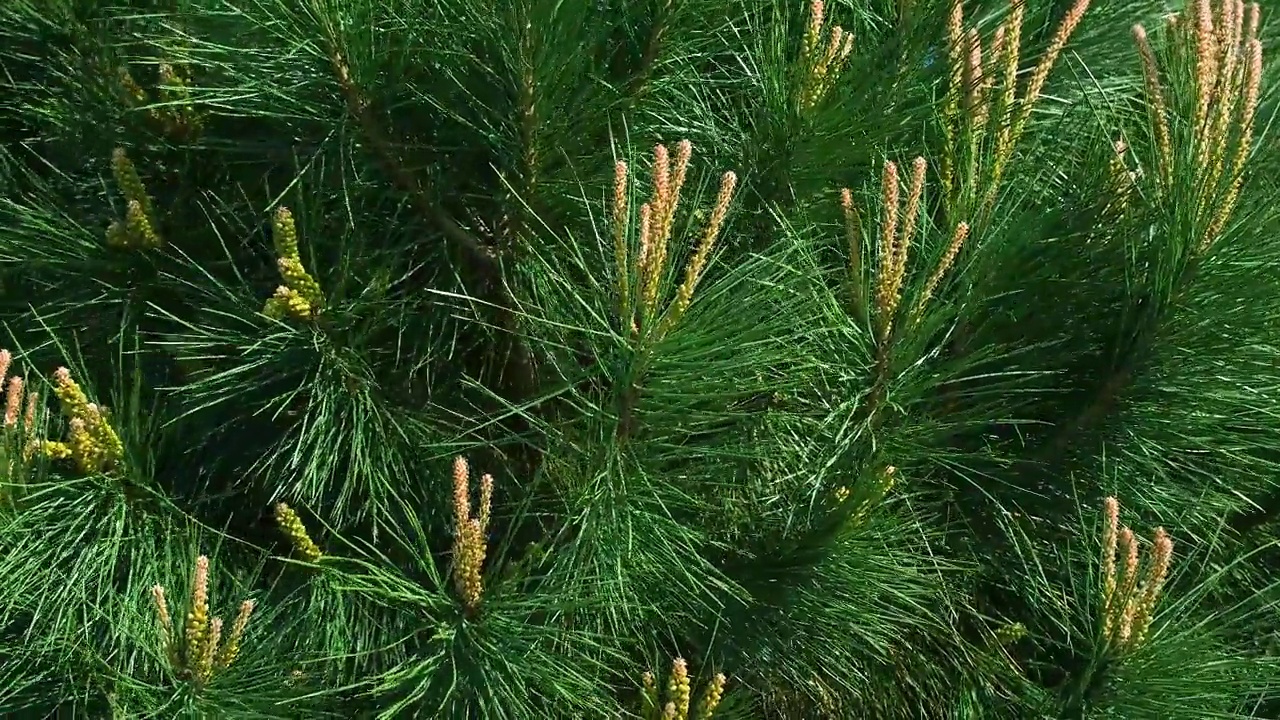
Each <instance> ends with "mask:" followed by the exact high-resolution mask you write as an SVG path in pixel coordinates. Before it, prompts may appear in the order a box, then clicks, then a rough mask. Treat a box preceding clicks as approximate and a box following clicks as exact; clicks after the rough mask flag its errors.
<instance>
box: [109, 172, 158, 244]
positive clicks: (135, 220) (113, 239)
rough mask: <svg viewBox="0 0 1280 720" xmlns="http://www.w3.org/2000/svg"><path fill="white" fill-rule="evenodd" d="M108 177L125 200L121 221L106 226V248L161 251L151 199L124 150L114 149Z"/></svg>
mask: <svg viewBox="0 0 1280 720" xmlns="http://www.w3.org/2000/svg"><path fill="white" fill-rule="evenodd" d="M111 174H112V175H113V176H114V177H115V180H116V185H117V186H118V187H119V188H120V194H121V195H123V196H124V200H125V212H124V218H123V219H122V220H114V221H112V223H111V224H110V225H109V226H107V244H108V245H111V246H113V247H120V248H157V247H160V245H161V243H162V241H161V239H160V235H159V234H158V233H157V232H156V214H155V207H154V205H153V204H152V202H151V196H150V195H148V194H147V189H146V187H144V186H143V184H142V178H141V177H139V176H138V169H137V168H136V167H134V164H133V161H132V160H130V159H129V155H128V153H126V152H125V149H124V148H116V149H115V151H114V152H112V153H111Z"/></svg>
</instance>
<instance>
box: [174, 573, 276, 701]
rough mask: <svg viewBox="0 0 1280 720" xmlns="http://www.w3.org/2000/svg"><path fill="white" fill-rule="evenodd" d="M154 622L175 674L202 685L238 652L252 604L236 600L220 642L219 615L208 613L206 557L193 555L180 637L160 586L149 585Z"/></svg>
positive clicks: (211, 678)
mask: <svg viewBox="0 0 1280 720" xmlns="http://www.w3.org/2000/svg"><path fill="white" fill-rule="evenodd" d="M151 599H152V603H153V605H154V606H155V612H156V621H157V623H158V625H159V627H160V646H161V650H162V652H163V653H164V655H165V658H166V659H167V660H168V661H169V664H170V667H171V669H172V670H173V672H174V673H175V675H176V676H177V677H179V678H180V679H183V680H187V681H190V682H192V683H193V684H194V685H195V686H196V687H204V686H206V685H208V684H209V683H210V681H212V680H213V678H214V676H215V675H216V674H218V673H220V672H222V671H224V670H226V669H227V668H228V667H229V666H230V665H231V664H232V663H233V662H235V660H236V658H237V657H239V655H240V649H241V645H242V643H243V641H244V633H245V630H246V628H248V626H249V618H250V616H252V615H253V610H254V607H255V603H254V601H253V600H245V601H244V602H242V603H240V609H239V611H238V612H237V614H236V619H235V622H234V623H233V624H232V626H231V629H230V632H229V633H228V634H227V636H226V638H225V640H226V642H225V643H223V642H222V640H223V635H222V630H223V622H222V618H219V617H213V618H211V617H210V615H209V606H210V598H209V558H208V557H207V556H205V555H201V556H199V557H197V558H196V564H195V569H194V571H193V573H192V576H191V604H190V608H189V609H188V611H187V616H186V622H185V623H184V626H183V632H182V634H181V636H179V634H178V633H177V632H176V630H175V628H174V623H173V616H172V614H171V613H170V610H169V601H168V597H167V596H166V593H165V589H164V586H162V585H155V586H153V587H152V588H151Z"/></svg>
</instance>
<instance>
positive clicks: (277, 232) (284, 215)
mask: <svg viewBox="0 0 1280 720" xmlns="http://www.w3.org/2000/svg"><path fill="white" fill-rule="evenodd" d="M271 238H272V240H273V241H275V246H276V256H277V257H282V258H284V257H297V256H298V231H297V228H296V227H295V226H294V223H293V213H291V212H289V208H287V207H280V208H278V209H277V210H276V214H275V218H274V219H273V220H272V223H271Z"/></svg>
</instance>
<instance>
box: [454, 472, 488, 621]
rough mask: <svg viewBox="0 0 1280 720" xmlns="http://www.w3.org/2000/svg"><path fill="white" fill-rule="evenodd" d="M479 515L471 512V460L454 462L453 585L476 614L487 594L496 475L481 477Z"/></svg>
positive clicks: (469, 610) (471, 611)
mask: <svg viewBox="0 0 1280 720" xmlns="http://www.w3.org/2000/svg"><path fill="white" fill-rule="evenodd" d="M479 499H480V505H479V508H478V513H477V514H475V515H473V514H472V511H471V480H470V469H469V467H468V465H467V461H466V460H465V459H464V458H462V457H461V456H459V457H457V458H455V459H454V461H453V517H454V525H453V527H454V531H453V532H454V539H453V583H454V589H455V590H456V591H457V593H458V598H459V600H461V601H462V605H463V607H464V608H465V609H466V611H467V612H468V613H469V614H470V613H475V612H476V611H477V610H478V609H479V607H480V600H481V597H482V596H483V595H484V579H483V571H484V561H485V556H486V555H487V554H488V544H489V513H490V507H491V505H492V503H493V476H491V475H488V474H486V475H484V476H482V477H481V478H480V498H479Z"/></svg>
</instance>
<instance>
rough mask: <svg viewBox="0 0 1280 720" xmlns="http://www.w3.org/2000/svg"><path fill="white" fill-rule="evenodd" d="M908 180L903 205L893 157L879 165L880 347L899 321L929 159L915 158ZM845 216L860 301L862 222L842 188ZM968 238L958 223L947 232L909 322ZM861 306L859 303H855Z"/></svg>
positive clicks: (876, 298)
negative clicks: (937, 258)
mask: <svg viewBox="0 0 1280 720" xmlns="http://www.w3.org/2000/svg"><path fill="white" fill-rule="evenodd" d="M911 167H912V171H911V180H910V185H909V187H908V188H907V201H906V206H905V208H904V207H903V205H902V199H901V196H900V191H901V188H900V182H899V178H898V166H897V164H896V163H894V162H893V161H888V162H886V163H885V164H884V172H883V174H882V176H881V209H882V213H883V215H882V217H881V223H880V234H879V242H878V245H877V250H876V256H877V257H876V261H877V265H876V271H875V289H874V297H873V309H874V311H875V313H874V314H875V333H876V342H877V344H879V345H880V347H881V348H884V347H887V345H888V343H889V341H890V339H891V338H892V337H893V332H894V329H895V327H896V325H895V323H896V322H897V321H898V319H899V316H900V314H901V312H900V306H901V304H902V296H903V286H904V283H905V280H906V276H907V264H908V261H909V260H910V257H911V245H912V242H913V240H914V239H915V235H916V232H917V230H918V227H919V225H920V221H921V217H922V213H921V208H922V206H923V204H924V186H925V175H926V172H927V170H928V163H927V162H926V161H925V159H924V158H922V157H918V158H916V159H915V161H914V162H912V164H911ZM841 196H842V199H843V202H842V205H843V209H844V214H845V224H846V232H847V234H848V239H849V243H850V252H849V255H850V258H851V262H852V263H853V265H854V267H852V268H851V273H852V277H851V281H852V283H853V285H854V287H855V293H856V294H857V296H858V299H859V301H860V298H861V290H860V289H859V288H861V283H862V270H861V267H859V266H858V265H859V264H860V262H861V261H860V258H861V251H860V249H859V248H860V246H861V242H862V239H861V223H860V221H859V218H858V211H857V208H856V207H855V206H854V204H853V195H852V193H851V192H850V191H849V190H848V189H845V190H843V191H842V192H841ZM968 237H969V224H968V223H965V222H961V223H959V224H957V225H956V227H955V229H954V230H953V231H952V234H951V241H950V243H949V244H948V245H947V248H946V250H945V251H944V252H943V254H942V257H941V258H939V260H938V263H937V265H935V266H934V269H933V272H932V273H930V275H929V276H928V279H927V280H926V282H925V284H924V286H923V287H922V289H921V290H920V293H919V295H917V297H916V301H915V303H914V305H913V306H912V308H911V310H910V312H909V313H908V315H907V321H908V324H909V325H910V324H914V323H915V322H916V321H917V320H918V319H919V318H920V316H921V315H922V314H923V312H924V310H925V308H926V306H927V304H928V302H929V300H930V298H932V297H933V294H934V292H936V291H937V288H938V285H939V284H940V283H941V282H942V279H943V278H944V277H945V276H946V274H947V272H948V271H949V270H950V269H951V266H952V265H953V264H954V262H955V259H956V256H957V255H959V253H960V248H961V247H962V246H963V245H964V241H965V240H966V239H967V238H968ZM859 304H860V302H859Z"/></svg>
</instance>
